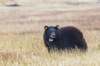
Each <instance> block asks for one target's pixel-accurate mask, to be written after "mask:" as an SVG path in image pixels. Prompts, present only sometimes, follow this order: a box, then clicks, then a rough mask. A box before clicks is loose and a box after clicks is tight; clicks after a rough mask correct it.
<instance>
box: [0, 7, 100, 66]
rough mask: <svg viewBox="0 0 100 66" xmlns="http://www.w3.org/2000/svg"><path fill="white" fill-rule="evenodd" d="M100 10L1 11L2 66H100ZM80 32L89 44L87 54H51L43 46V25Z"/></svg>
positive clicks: (0, 50) (0, 60)
mask: <svg viewBox="0 0 100 66" xmlns="http://www.w3.org/2000/svg"><path fill="white" fill-rule="evenodd" d="M99 20H100V9H99V8H93V9H85V10H84V9H83V10H81V9H79V10H67V11H34V10H32V9H29V10H28V9H24V10H23V9H21V8H20V9H18V8H15V9H9V8H8V9H7V11H6V8H4V9H1V10H0V66H99V65H100V58H99V57H100V30H99V29H100V27H99V24H100V23H99ZM46 24H47V25H56V24H59V25H60V26H68V25H73V26H76V27H77V28H79V29H80V30H81V31H82V32H83V34H84V37H85V39H86V41H87V44H88V51H87V52H86V53H81V52H79V51H77V50H76V51H72V52H70V53H67V52H66V51H63V52H62V53H58V52H53V53H51V54H50V53H48V52H47V49H46V47H45V46H44V43H43V39H42V38H43V37H42V36H43V30H44V29H43V27H44V25H46Z"/></svg>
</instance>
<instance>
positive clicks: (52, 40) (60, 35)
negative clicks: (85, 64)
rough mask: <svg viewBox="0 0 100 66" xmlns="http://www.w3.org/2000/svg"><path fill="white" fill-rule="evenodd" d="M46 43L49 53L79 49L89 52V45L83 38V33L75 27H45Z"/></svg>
mask: <svg viewBox="0 0 100 66" xmlns="http://www.w3.org/2000/svg"><path fill="white" fill-rule="evenodd" d="M44 29H45V31H44V36H43V38H44V43H45V46H46V47H47V49H48V51H50V50H51V49H58V50H64V49H67V50H71V49H76V48H77V49H79V50H82V51H86V50H87V43H86V41H85V39H84V37H83V34H82V32H81V31H80V30H79V29H77V28H75V27H73V26H68V27H62V28H59V25H57V26H45V27H44Z"/></svg>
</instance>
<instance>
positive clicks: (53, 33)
mask: <svg viewBox="0 0 100 66" xmlns="http://www.w3.org/2000/svg"><path fill="white" fill-rule="evenodd" d="M58 27H59V25H56V26H44V29H45V34H46V37H47V40H48V41H49V42H50V43H51V42H55V41H56V40H57V38H58V31H59V28H58Z"/></svg>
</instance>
